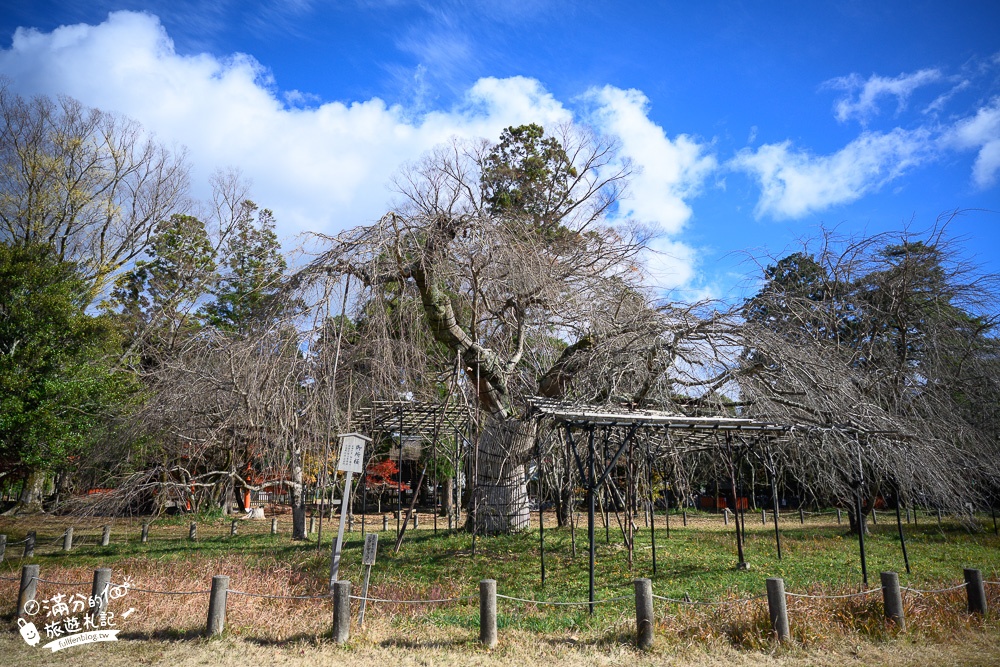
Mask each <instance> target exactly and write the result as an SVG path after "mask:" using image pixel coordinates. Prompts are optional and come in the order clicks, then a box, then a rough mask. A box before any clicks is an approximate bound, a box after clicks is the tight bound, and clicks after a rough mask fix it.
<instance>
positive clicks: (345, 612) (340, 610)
mask: <svg viewBox="0 0 1000 667" xmlns="http://www.w3.org/2000/svg"><path fill="white" fill-rule="evenodd" d="M350 637H351V582H349V581H343V580H341V581H336V582H334V584H333V641H334V642H336V643H337V644H343V643H344V642H346V641H347V640H348V639H350Z"/></svg>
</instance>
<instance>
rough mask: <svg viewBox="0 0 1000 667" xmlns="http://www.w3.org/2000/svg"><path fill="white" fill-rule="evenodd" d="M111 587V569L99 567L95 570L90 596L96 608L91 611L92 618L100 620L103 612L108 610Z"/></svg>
mask: <svg viewBox="0 0 1000 667" xmlns="http://www.w3.org/2000/svg"><path fill="white" fill-rule="evenodd" d="M110 585H111V568H108V567H99V568H97V569H96V570H94V582H93V584H92V585H91V587H90V596H91V597H92V598H93V599H94V606H93V608H92V609H91V611H90V617H91V618H95V619H96V618H98V617H99V616H100V615H101V612H102V611H107V610H108V587H109V586H110Z"/></svg>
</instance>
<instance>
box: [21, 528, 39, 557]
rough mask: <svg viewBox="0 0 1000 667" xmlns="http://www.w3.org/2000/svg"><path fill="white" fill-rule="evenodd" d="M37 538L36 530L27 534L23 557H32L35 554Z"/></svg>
mask: <svg viewBox="0 0 1000 667" xmlns="http://www.w3.org/2000/svg"><path fill="white" fill-rule="evenodd" d="M35 539H36V537H35V531H33V530H32V531H29V532H28V534H27V536H26V537H25V538H24V554H23V556H22V557H23V558H31V557H32V556H34V555H35Z"/></svg>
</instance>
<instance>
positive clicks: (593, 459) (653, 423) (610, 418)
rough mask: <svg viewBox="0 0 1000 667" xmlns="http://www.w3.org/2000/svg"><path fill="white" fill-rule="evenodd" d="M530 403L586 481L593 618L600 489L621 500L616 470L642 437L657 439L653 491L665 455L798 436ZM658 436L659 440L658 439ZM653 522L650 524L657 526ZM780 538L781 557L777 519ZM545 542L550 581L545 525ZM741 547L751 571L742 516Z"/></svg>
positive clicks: (619, 410) (640, 412) (747, 422)
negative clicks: (557, 433)
mask: <svg viewBox="0 0 1000 667" xmlns="http://www.w3.org/2000/svg"><path fill="white" fill-rule="evenodd" d="M528 403H529V406H530V409H531V414H533V415H534V416H535V417H536V418H537V419H540V420H545V421H548V422H550V423H552V424H553V426H554V427H555V428H557V429H561V430H562V431H563V433H564V434H565V437H566V441H567V443H568V445H569V449H570V451H571V452H572V455H573V460H574V462H575V463H576V467H577V470H578V472H579V474H580V479H581V480H583V481H584V486H585V489H586V491H587V538H588V543H589V571H590V592H589V593H590V597H589V599H590V603H591V604H590V611H591V613H593V611H594V562H595V539H594V526H595V521H594V514H595V498H596V495H597V490H598V489H600V488H601V487H602V486H603V487H606V488H608V489H609V490H610V491H611V492H612V493H613V494H614V495H615V496H616V500H619V501H620V500H621V494H620V492H618V491H617V489H616V488H615V487H614V485H613V483H612V481H613V477H612V471H613V469H614V467H615V465H616V464H617V463H618V460H619V459H620V458H621V456H622V454H623V453H625V452H626V450H629V449H630V448H631V447H633V446H634V445H635V443H636V436H637V435H639V434H640V433H642V434H644V435H647V436H649V435H653V436H654V437H646V438H643V445H644V448H645V452H644V454H645V458H646V461H647V474H649V475H650V480H649V486H650V490H651V489H652V474H651V470H652V462H653V461H654V460H656V459H658V458H660V457H662V456H665V455H668V454H673V453H678V452H684V453H690V452H697V451H710V450H716V449H719V448H721V447H728V448H730V449H731V448H732V438H733V436H734V435H737V434H738V435H740V436H749V437H752V438H753V439H754V441H755V442H759V441H760V439H761V438H769V439H774V438H787V437H789V435H790V434H791V433H792V431H793V427H792V426H790V425H787V424H777V423H772V422H765V421H759V420H755V419H747V418H738V417H689V416H686V415H681V414H676V413H670V412H664V411H659V410H650V409H645V408H639V409H636V408H629V407H614V406H612V407H608V406H589V405H582V404H578V403H568V402H564V401H555V400H552V399H546V398H539V397H535V398H532V399H530V400H529V402H528ZM600 431H603V433H604V443H603V448H600V450H599V448H598V447H597V441H596V438H597V436H596V434H597V433H598V432H600ZM657 435H658V436H659V437H656V436H657ZM581 439H586V450H585V451H583V452H581V451H580V450H581V449H582V448H583V447H582V443H581V442H580V440H581ZM741 439H744V438H741ZM761 460H762V461H764V460H765V459H764V458H761ZM771 473H772V475H771V487H772V493H773V494H774V493H776V492H775V490H774V489H775V487H774V478H773V470H772V471H771ZM733 494H734V498H735V494H736V490H735V488H734V489H733ZM734 509H735V508H734ZM539 517H541V512H539ZM668 521H669V517H668ZM652 523H653V522H650V524H651V525H652ZM668 526H669V523H668ZM775 537H776V539H777V540H778V544H779V546H778V549H779V553H780V548H781V547H780V537H779V534H778V524H777V517H776V516H775ZM651 538H652V549H653V572H654V574H655V573H656V533H655V530H652V529H651ZM540 541H541V554H542V579H543V581H544V577H545V560H544V559H545V549H544V527H543V526H541V522H540ZM736 542H737V550H738V554H739V563H740V566H741V567H745V561H744V558H743V532H742V528H741V526H740V515H739V512H737V514H736Z"/></svg>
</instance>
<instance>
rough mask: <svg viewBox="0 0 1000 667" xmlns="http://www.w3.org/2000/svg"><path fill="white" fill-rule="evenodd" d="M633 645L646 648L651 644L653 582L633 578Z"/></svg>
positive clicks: (653, 620)
mask: <svg viewBox="0 0 1000 667" xmlns="http://www.w3.org/2000/svg"><path fill="white" fill-rule="evenodd" d="M634 583H635V645H636V646H638V647H639V648H640V649H642V650H646V649H648V648H650V647H651V646H652V645H653V627H654V625H655V618H654V616H653V582H652V581H650V580H649V579H636V580H635V582H634Z"/></svg>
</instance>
